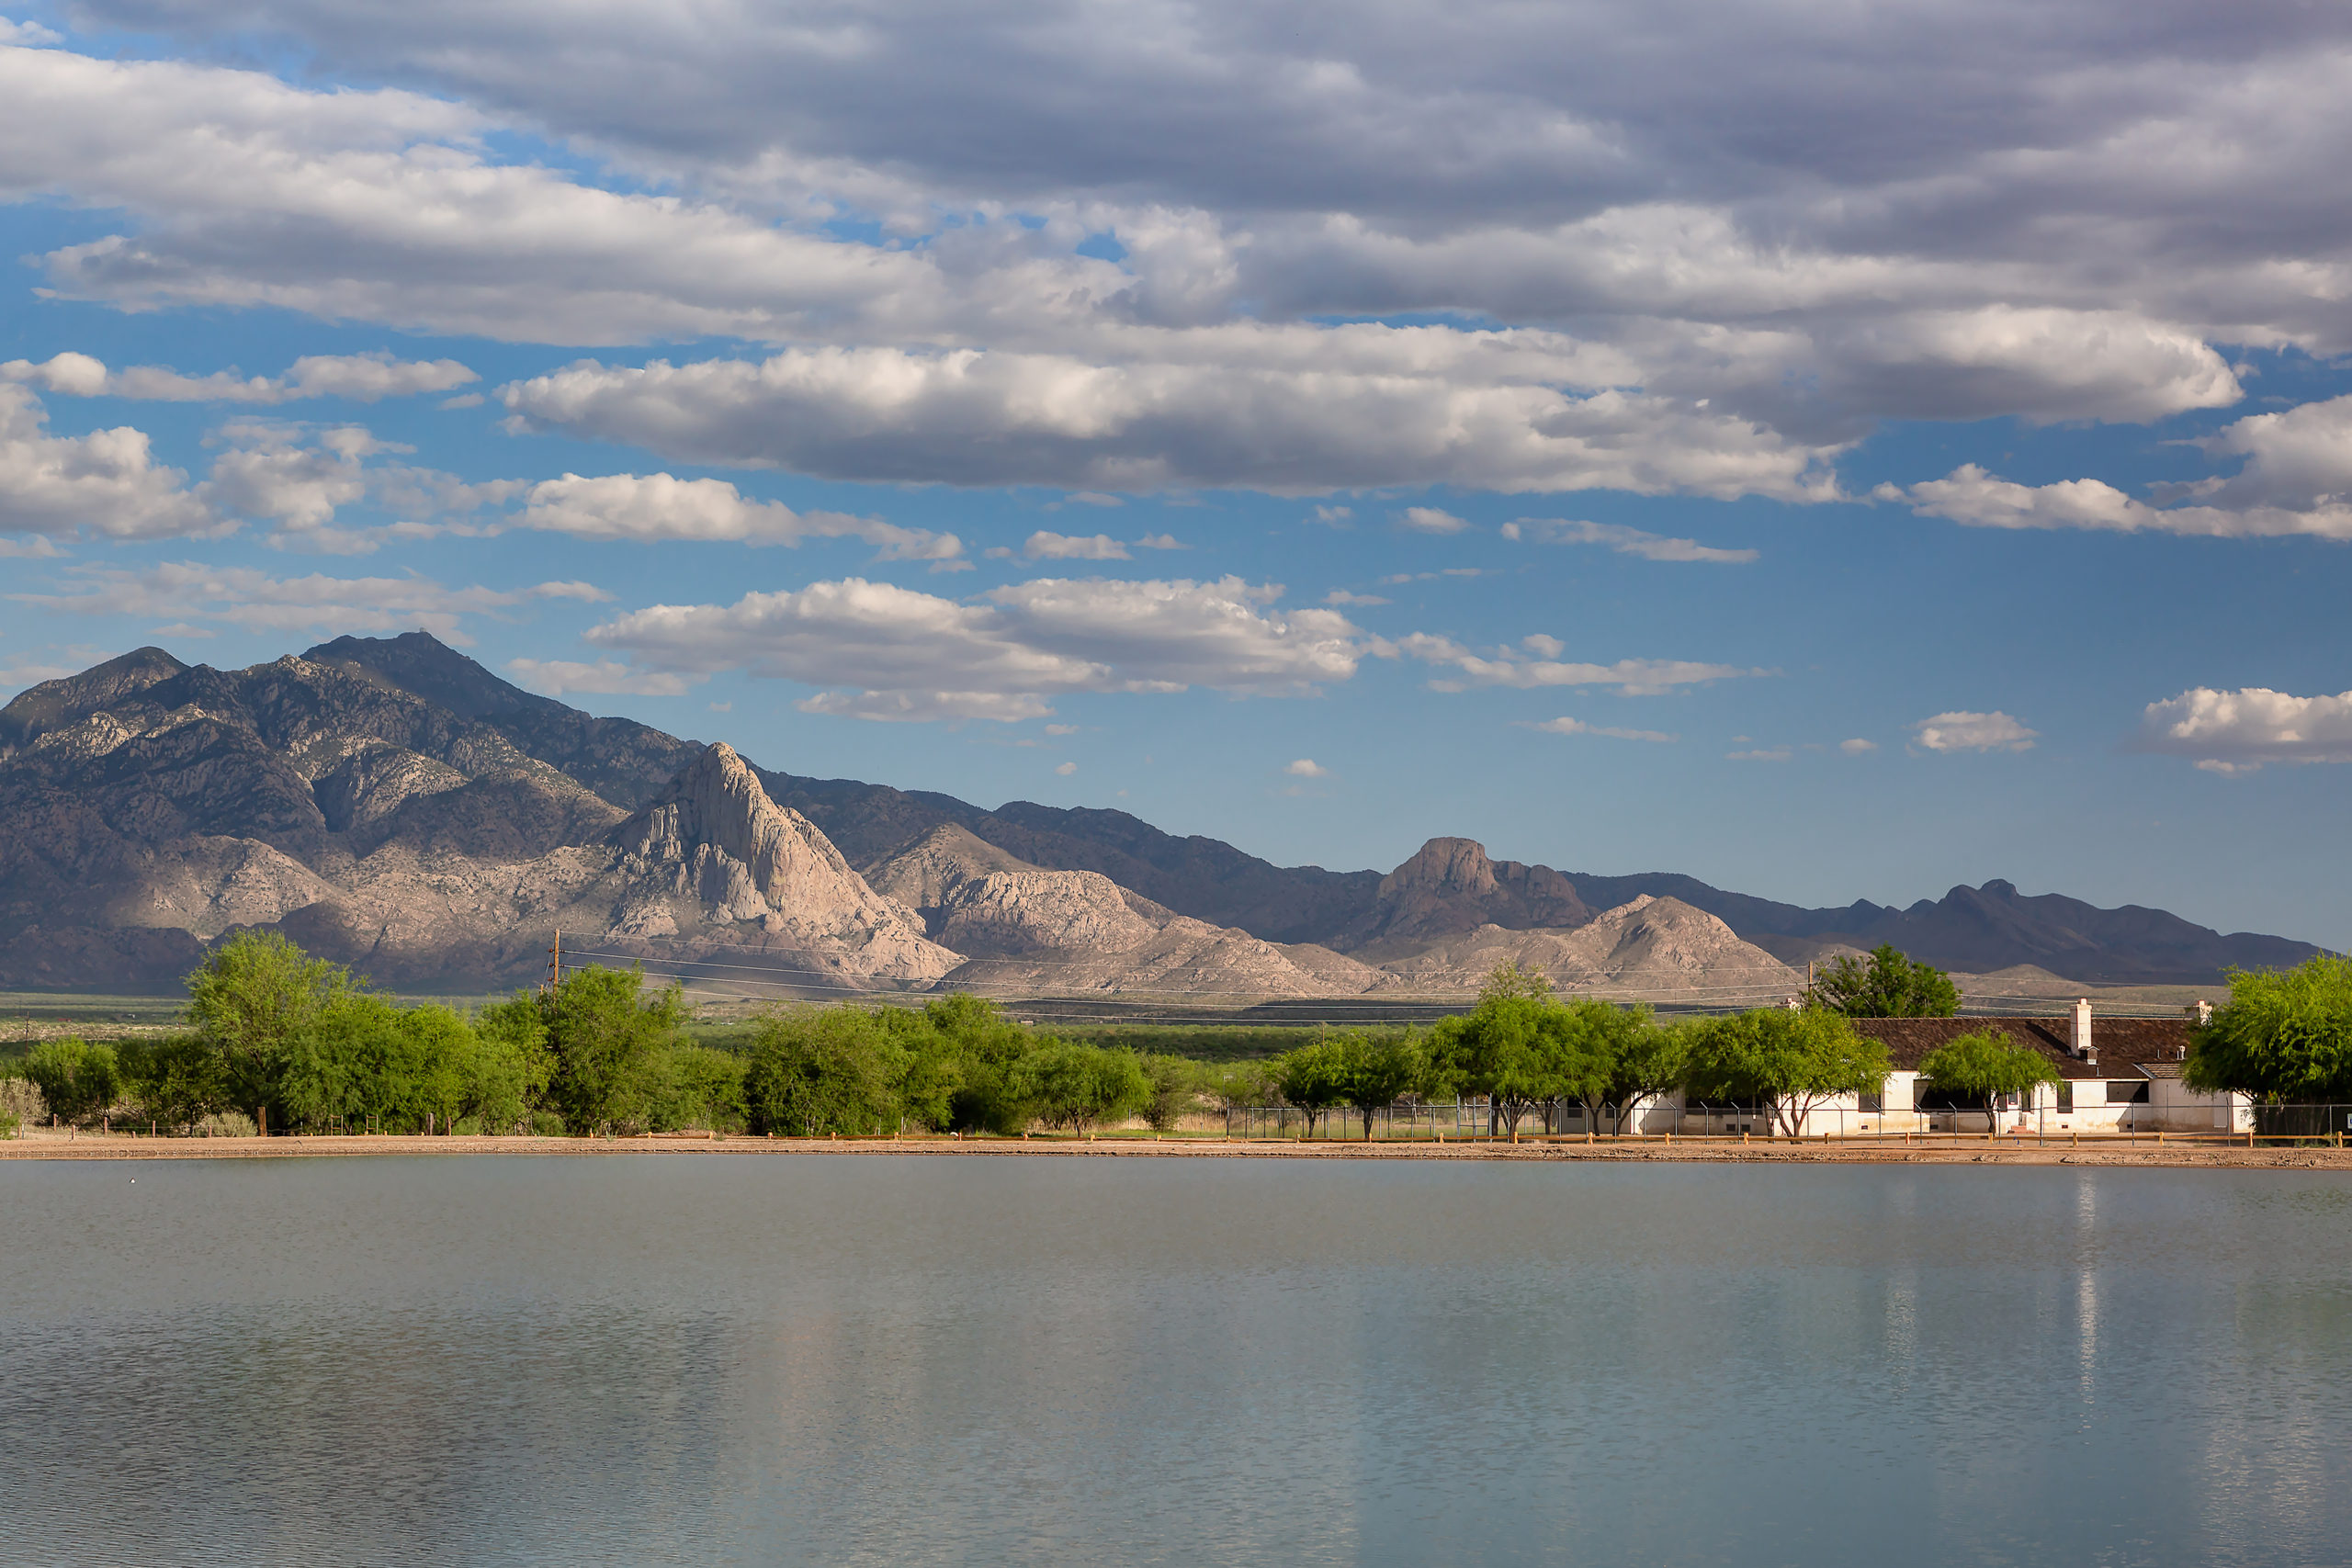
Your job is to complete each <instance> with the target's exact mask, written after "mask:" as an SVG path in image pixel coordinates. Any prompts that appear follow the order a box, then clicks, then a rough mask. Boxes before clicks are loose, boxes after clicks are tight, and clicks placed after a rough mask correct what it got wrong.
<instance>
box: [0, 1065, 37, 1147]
mask: <svg viewBox="0 0 2352 1568" xmlns="http://www.w3.org/2000/svg"><path fill="white" fill-rule="evenodd" d="M48 1120H49V1101H47V1100H43V1099H42V1098H41V1097H40V1089H35V1088H34V1087H33V1082H32V1080H31V1079H30V1078H24V1077H16V1076H15V1075H13V1074H11V1075H8V1076H6V1077H0V1138H13V1137H15V1136H16V1135H17V1131H18V1130H19V1129H20V1128H22V1127H23V1126H24V1124H25V1123H26V1122H32V1123H34V1124H35V1125H38V1124H40V1122H46V1121H48Z"/></svg>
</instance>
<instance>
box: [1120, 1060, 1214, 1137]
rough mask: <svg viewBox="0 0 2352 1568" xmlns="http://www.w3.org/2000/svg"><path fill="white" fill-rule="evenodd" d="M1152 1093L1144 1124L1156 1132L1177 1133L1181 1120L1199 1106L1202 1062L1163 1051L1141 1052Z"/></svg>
mask: <svg viewBox="0 0 2352 1568" xmlns="http://www.w3.org/2000/svg"><path fill="white" fill-rule="evenodd" d="M1136 1065H1137V1066H1141V1067H1142V1068H1143V1076H1144V1080H1145V1082H1146V1083H1148V1085H1149V1086H1150V1093H1149V1095H1148V1096H1147V1097H1146V1099H1145V1100H1144V1105H1143V1120H1144V1124H1145V1125H1146V1126H1148V1127H1149V1128H1150V1129H1151V1130H1152V1131H1153V1132H1155V1133H1168V1132H1173V1131H1174V1130H1175V1127H1176V1123H1177V1122H1178V1120H1179V1119H1180V1118H1182V1117H1183V1116H1186V1115H1188V1114H1190V1113H1191V1112H1192V1111H1194V1110H1196V1109H1198V1108H1199V1106H1200V1103H1201V1085H1202V1082H1203V1078H1204V1073H1203V1070H1202V1067H1201V1065H1200V1064H1199V1063H1198V1062H1194V1061H1192V1060H1189V1059H1188V1058H1186V1057H1183V1056H1170V1055H1163V1054H1161V1053H1159V1052H1154V1053H1151V1054H1150V1055H1138V1056H1136Z"/></svg>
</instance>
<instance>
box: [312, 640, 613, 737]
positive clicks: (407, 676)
mask: <svg viewBox="0 0 2352 1568" xmlns="http://www.w3.org/2000/svg"><path fill="white" fill-rule="evenodd" d="M302 657H303V658H304V659H306V660H310V661H311V662H312V663H314V664H333V665H337V666H341V667H343V668H345V669H348V670H353V671H362V672H365V673H366V674H368V676H370V677H373V678H375V679H376V680H378V681H379V682H381V683H383V684H387V685H390V686H392V687H395V688H397V689H398V690H401V691H403V692H407V693H410V694H413V695H415V696H419V697H423V698H424V700H425V701H427V702H430V703H433V704H435V705H437V706H440V707H445V708H447V709H448V710H449V711H450V712H451V713H453V714H456V715H457V716H458V717H460V718H491V717H498V716H507V715H511V714H521V713H528V714H562V713H569V712H570V711H571V710H570V709H568V708H566V707H565V706H564V705H563V704H561V703H559V702H557V701H556V700H555V699H554V698H552V697H542V696H538V695H536V694H532V693H530V692H526V691H524V690H523V689H522V688H521V687H519V686H515V685H513V684H510V683H509V682H505V681H502V680H500V679H499V678H498V677H497V676H495V675H493V674H492V673H491V672H490V671H487V670H485V669H483V668H482V667H481V665H480V664H477V663H475V662H474V661H473V660H470V659H469V658H467V657H466V656H465V655H464V654H462V653H459V652H458V650H457V649H454V648H451V647H450V646H449V645H448V644H447V643H445V642H443V641H442V640H441V639H440V638H439V637H435V636H434V635H433V634H432V633H430V632H421V631H419V632H402V633H401V635H400V636H398V637H336V638H335V639H334V641H333V642H322V643H320V644H319V645H318V646H317V647H315V648H313V649H310V650H309V651H308V652H306V653H304V654H303V655H302Z"/></svg>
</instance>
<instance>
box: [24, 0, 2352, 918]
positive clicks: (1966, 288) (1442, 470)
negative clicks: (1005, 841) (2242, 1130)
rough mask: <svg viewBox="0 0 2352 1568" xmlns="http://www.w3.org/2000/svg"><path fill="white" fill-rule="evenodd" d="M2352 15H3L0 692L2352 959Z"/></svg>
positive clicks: (1587, 8) (416, 10) (1822, 11)
mask: <svg viewBox="0 0 2352 1568" xmlns="http://www.w3.org/2000/svg"><path fill="white" fill-rule="evenodd" d="M2347 89H2352V13H2347V12H2346V11H2344V10H2342V9H2341V8H2339V7H2333V6H2308V5H2305V4H2301V3H2290V0H2242V3H2241V4H2238V5H2235V6H2229V7H2216V6H2211V5H2210V4H2204V3H2199V4H2189V3H2186V0H2131V4H2124V3H2123V0H2073V3H2071V4H2067V5H2064V6H2049V5H2047V4H2033V5H2026V4H2011V3H2006V0H1967V3H1966V4H1962V3H1959V0H1950V3H1946V0H1920V3H1914V4H1907V5H1890V6H1871V7H1856V6H1849V5H1844V4H1837V5H1832V4H1827V3H1825V0H1759V3H1751V4H1745V5H1740V6H1729V5H1723V4H1700V3H1696V0H1639V3H1635V0H1567V3H1561V4H1555V5H1549V6H1525V5H1521V4H1516V3H1514V4H1497V3H1493V0H1449V3H1447V4H1444V5H1437V4H1432V3H1430V0H1385V3H1384V0H1372V3H1369V4H1365V5H1362V6H1345V7H1341V6H1329V5H1320V4H1317V5H1307V4H1299V3H1296V0H1193V3H1166V0H1159V3H1129V4H1115V5H1114V4H1090V3H1070V0H1061V3H1056V0H1044V3H1039V0H1024V3H1023V4H1021V5H1018V6H1015V5H1008V4H1001V3H997V0H955V3H953V4H946V3H940V0H875V3H860V0H834V3H827V4H805V5H797V4H771V5H756V6H755V5H747V4H741V3H738V0H632V3H631V4H628V5H617V4H613V3H611V0H542V3H537V4H486V3H484V0H463V3H458V0H400V3H398V4H393V3H391V0H335V3H333V4H329V3H327V0H232V3H226V4H224V3H222V0H204V3H202V4H198V3H196V0H88V3H85V4H80V5H71V6H67V5H40V4H36V5H27V4H23V3H21V0H0V204H5V205H0V227H5V233H0V239H4V240H5V241H6V243H0V256H6V257H7V258H9V259H8V260H6V261H0V581H6V591H5V597H0V694H7V693H13V692H15V691H17V690H19V689H21V688H23V687H25V686H27V685H29V684H31V683H33V682H39V681H41V680H44V679H49V678H51V677H54V676H56V675H59V674H62V673H67V672H71V671H76V670H80V669H83V668H85V667H86V666H88V665H90V664H92V663H95V662H96V661H97V660H102V659H105V658H108V657H111V656H113V655H115V654H118V653H120V652H123V651H126V650H128V649H132V648H136V647H140V646H143V645H148V644H154V645H158V646H161V647H164V648H165V649H169V650H171V651H172V652H173V653H175V654H176V655H178V656H179V657H181V658H183V659H186V660H190V661H191V662H194V661H202V662H206V663H210V664H214V665H218V666H221V667H224V668H230V667H240V666H243V665H247V664H253V663H258V662H263V661H266V660H271V659H275V658H277V657H280V656H282V655H285V654H288V653H293V652H299V651H300V650H301V649H304V648H307V647H309V646H311V644H312V643H314V642H318V641H322V640H325V639H327V638H329V637H335V636H338V635H341V634H344V633H356V634H360V635H388V634H392V633H397V632H401V631H407V630H413V629H417V628H420V627H421V628H424V629H426V630H429V631H431V632H433V633H434V634H435V636H438V637H442V638H443V639H445V640H447V641H448V642H450V643H451V644H453V645H455V646H457V647H459V648H461V649H464V650H465V651H467V652H468V653H469V654H470V655H471V656H472V657H474V658H476V659H479V660H481V661H482V662H483V663H484V664H486V665H487V666H489V667H490V668H491V669H492V670H494V671H497V672H499V673H500V674H502V675H503V676H505V677H506V678H508V679H510V680H513V681H515V682H517V683H518V684H521V685H523V686H526V687H528V688H530V689H532V690H535V691H539V692H544V693H548V694H554V695H559V696H560V697H562V698H563V699H564V700H565V701H567V702H571V703H572V704H575V705H579V706H582V707H584V708H587V709H589V710H591V711H593V712H596V713H605V714H625V715H628V716H632V717H635V718H638V719H641V720H643V721H644V722H646V723H649V724H652V725H656V726H658V727H660V728H663V729H666V730H669V731H671V732H673V733H677V734H682V735H686V736H690V737H694V738H695V739H705V740H722V739H723V740H726V741H728V742H729V743H730V744H732V745H734V746H735V747H736V748H737V749H738V750H741V751H742V752H744V753H745V754H746V755H748V756H750V757H752V759H753V760H755V761H759V762H761V763H763V765H765V766H769V767H773V768H778V769H783V770H786V771H788V772H791V773H801V774H814V775H819V776H825V777H852V778H863V779H868V780H872V781H876V782H879V783H887V784H897V785H899V786H901V787H904V788H920V789H933V790H941V791H945V792H948V793H950V794H954V795H959V796H961V797H963V798H965V799H967V800H971V801H975V802H977V803H978V804H981V805H983V806H995V805H997V804H998V803H1000V802H1002V801H1006V800H1012V799H1026V800H1035V801H1041V802H1045V803H1047V804H1050V805H1055V806H1079V807H1111V808H1116V809H1121V810H1125V811H1130V812H1133V813H1135V814H1136V815H1137V816H1139V817H1141V818H1144V819H1146V820H1148V821H1149V822H1152V823H1154V824H1156V825H1157V826H1159V827H1161V828H1163V829H1168V830H1170V831H1171V832H1177V833H1200V834H1206V835H1209V836H1212V837H1216V838H1221V839H1224V840H1229V841H1231V842H1233V843H1236V844H1238V845H1239V846H1240V847H1242V848H1244V849H1246V850H1249V851H1250V852H1253V853H1257V854H1261V855H1263V856H1266V857H1268V858H1269V859H1272V860H1274V861H1276V862H1279V863H1285V864H1291V863H1317V864H1322V865H1327V866H1331V867H1334V868H1342V869H1353V868H1358V867H1364V866H1372V867H1378V868H1382V869H1385V868H1387V867H1390V866H1393V865H1395V864H1397V863H1398V862H1400V861H1402V860H1403V859H1405V858H1406V857H1407V856H1408V855H1409V854H1410V853H1411V852H1413V851H1414V850H1415V849H1416V848H1418V847H1419V844H1420V843H1421V842H1422V840H1425V839H1427V838H1429V837H1431V836H1433V835H1439V834H1458V835H1463V836H1467V837H1473V838H1476V839H1478V840H1481V841H1483V842H1484V843H1486V844H1487V847H1488V849H1489V850H1490V851H1491V852H1493V853H1494V854H1496V855H1497V856H1498V857H1507V858H1511V859H1518V860H1525V861H1534V862H1542V863H1548V864H1552V865H1555V866H1558V867H1561V868H1563V869H1566V870H1571V871H1583V872H1592V873H1604V874H1622V873H1629V872H1636V871H1650V870H1669V871H1680V872H1686V873H1689V874H1692V875H1696V876H1699V877H1702V878H1703V879H1705V880H1706V881H1709V882H1712V883H1714V884H1716V885H1718V886H1728V887H1734V888H1737V889H1739V890H1741V891H1744V892H1748V893H1753V894H1757V895H1760V896H1764V897H1776V898H1782V899H1788V900H1791V901H1794V902H1799V903H1805V904H1845V903H1849V902H1850V901H1852V900H1854V899H1857V898H1868V899H1871V900H1873V901H1876V902H1880V903H1894V904H1907V903H1910V902H1911V901H1913V900H1915V899H1918V898H1922V897H1930V898H1932V897H1939V896H1940V895H1941V894H1942V893H1943V892H1944V891H1945V890H1946V889H1947V888H1949V887H1951V886H1954V885H1956V884H1961V883H1967V884H1977V883H1981V882H1983V881H1985V880H1987V879H1989V878H1994V877H2003V878H2007V879H2008V880H2009V881H2012V882H2014V883H2015V884H2017V885H2018V887H2019V888H2020V889H2021V890H2023V891H2025V892H2027V893H2044V892H2063V893H2066V894H2069V895H2072V896H2074V897H2081V898H2086V899H2089V900H2091V901H2093V902H2095V903H2098V904H2101V905H2116V904H2123V903H2142V904H2150V905H2155V906H2159V907H2163V908H2170V909H2173V910H2175V911H2176V912H2177V913H2180V914H2182V915H2185V916H2187V917H2188V918H2189V919H2195V920H2197V921H2199V922H2200V923H2203V924H2209V925H2213V926H2216V927H2219V928H2220V929H2222V930H2224V931H2230V930H2254V931H2268V932H2276V933H2278V934H2283V935H2289V936H2294V937H2299V938H2302V939H2304V940H2308V941H2313V942H2322V943H2325V944H2328V945H2330V946H2334V947H2337V948H2344V947H2347V946H2352V877H2346V875H2345V874H2344V872H2345V868H2346V864H2347V862H2352V816H2348V815H2347V813H2346V811H2345V810H2344V809H2343V805H2344V798H2345V784H2346V773H2345V765H2346V763H2347V762H2352V691H2346V687H2352V669H2347V663H2348V662H2352V660H2347V657H2346V655H2347V644H2348V643H2352V632H2347V628H2346V613H2345V612H2346V605H2347V603H2352V596H2348V595H2347V590H2352V367H2347V361H2346V355H2347V353H2352V160H2347V159H2346V158H2345V156H2344V155H2343V149H2344V148H2345V147H2346V146H2347V145H2352V90H2347Z"/></svg>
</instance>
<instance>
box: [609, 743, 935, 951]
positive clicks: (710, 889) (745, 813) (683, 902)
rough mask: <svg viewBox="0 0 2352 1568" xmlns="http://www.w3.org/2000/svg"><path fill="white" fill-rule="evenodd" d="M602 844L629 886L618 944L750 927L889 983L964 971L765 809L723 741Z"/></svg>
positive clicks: (752, 777)
mask: <svg viewBox="0 0 2352 1568" xmlns="http://www.w3.org/2000/svg"><path fill="white" fill-rule="evenodd" d="M607 841H608V842H609V843H611V844H612V845H614V846H615V847H616V849H618V850H619V851H620V852H621V855H622V857H623V858H622V871H623V874H624V875H625V876H626V877H627V878H628V889H627V891H626V892H625V894H624V896H623V897H622V899H621V902H620V905H619V907H618V908H617V909H616V913H615V917H614V921H613V926H612V929H611V934H612V935H613V936H615V937H621V938H638V939H646V938H661V937H673V936H679V935H683V934H687V933H689V932H691V931H695V930H696V929H697V928H705V927H711V926H739V927H740V926H756V928H757V930H756V932H750V931H747V932H745V933H744V935H745V936H746V938H747V939H748V938H750V937H752V936H753V935H756V936H758V937H762V938H765V939H770V940H772V941H774V942H779V943H783V944H786V945H789V946H792V947H795V948H801V949H807V950H809V951H811V952H815V953H822V954H826V955H829V956H831V957H832V958H835V959H843V960H844V961H845V957H844V955H847V954H855V955H856V959H857V962H856V964H855V965H854V972H855V973H859V974H862V975H869V976H888V977H890V978H897V979H936V978H937V977H939V976H942V975H944V974H946V973H947V972H948V971H949V970H950V969H953V968H954V967H955V966H956V964H957V963H959V962H961V960H960V959H959V958H958V957H957V955H956V954H955V953H949V952H948V951H947V950H946V949H944V948H942V947H939V946H936V945H935V944H933V942H929V941H928V940H926V939H925V938H924V936H923V934H922V926H921V925H920V923H919V922H918V921H917V919H916V918H915V915H914V912H913V911H912V910H910V909H909V908H906V907H905V906H904V905H902V904H900V903H899V902H897V901H896V900H895V899H890V898H886V897H882V896H881V895H879V894H877V893H876V892H875V891H874V889H873V888H871V887H869V886H866V883H865V878H864V877H861V876H860V875H858V874H857V873H856V872H855V871H854V870H852V869H851V868H850V864H849V863H848V862H847V861H845V860H843V859H842V854H841V852H840V851H839V850H837V849H835V848H834V847H833V843H832V840H830V839H828V838H826V837H825V835H824V834H822V833H820V832H819V831H818V830H817V829H816V828H815V827H814V826H813V825H812V824H811V823H810V822H809V819H808V818H805V817H803V816H801V815H800V814H799V813H798V812H797V811H794V810H791V809H790V808H788V807H781V806H778V805H776V804H775V801H773V800H770V799H769V798H768V794H767V791H766V790H765V789H763V788H762V787H761V784H760V781H759V778H758V776H757V775H756V774H754V773H752V767H751V764H750V763H748V762H746V761H743V759H742V758H741V757H740V756H738V755H737V754H736V752H735V749H734V748H733V747H731V746H729V745H726V744H725V743H724V742H721V743H718V744H715V745H712V746H709V747H707V748H705V749H704V750H703V751H702V753H701V754H700V755H699V756H697V757H695V760H694V761H691V762H689V763H687V765H686V766H685V768H684V769H683V770H682V771H681V772H680V773H678V775H677V776H676V777H675V778H673V779H672V780H671V781H670V784H669V786H668V787H667V788H665V789H664V790H662V793H661V794H660V795H657V796H655V798H654V799H653V800H652V802H651V803H650V804H649V805H647V806H645V807H642V808H641V809H639V811H638V812H636V813H635V814H634V815H633V816H631V817H629V818H628V819H627V820H625V821H624V822H622V823H621V824H620V826H618V827H617V828H615V829H613V830H612V832H611V833H610V834H609V835H608V836H607Z"/></svg>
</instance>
